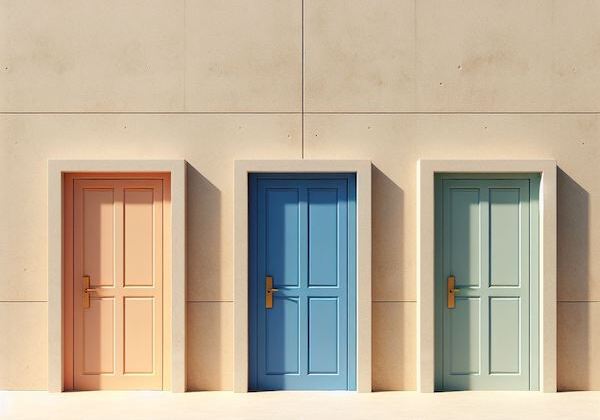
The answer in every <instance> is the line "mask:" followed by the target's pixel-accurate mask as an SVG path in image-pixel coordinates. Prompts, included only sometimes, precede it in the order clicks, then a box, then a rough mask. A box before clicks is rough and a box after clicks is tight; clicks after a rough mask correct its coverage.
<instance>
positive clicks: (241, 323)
mask: <svg viewBox="0 0 600 420" xmlns="http://www.w3.org/2000/svg"><path fill="white" fill-rule="evenodd" d="M260 172H263V173H286V172H287V173H319V172H321V173H323V172H340V173H341V172H345V173H355V174H356V201H357V202H356V211H357V214H356V220H357V230H356V233H357V234H356V237H357V244H356V254H357V261H356V262H357V267H356V268H357V270H356V274H357V279H356V287H357V294H356V296H357V308H356V309H357V311H356V314H357V323H356V326H357V331H356V332H357V334H356V336H357V369H356V376H357V377H356V383H357V387H356V389H357V391H358V392H370V391H371V162H370V161H364V160H357V161H355V160H247V161H236V162H235V184H234V190H235V191H234V197H235V198H234V208H235V215H234V243H235V249H234V305H233V306H234V340H233V341H234V349H233V351H234V363H233V372H234V373H233V376H234V377H233V390H234V392H247V391H248V174H250V173H260Z"/></svg>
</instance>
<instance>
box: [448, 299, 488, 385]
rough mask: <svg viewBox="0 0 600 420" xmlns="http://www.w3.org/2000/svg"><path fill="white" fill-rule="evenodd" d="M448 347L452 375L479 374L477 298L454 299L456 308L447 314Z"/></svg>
mask: <svg viewBox="0 0 600 420" xmlns="http://www.w3.org/2000/svg"><path fill="white" fill-rule="evenodd" d="M449 318H450V319H449V328H448V331H449V334H450V343H449V344H450V347H449V349H448V354H449V362H450V369H449V370H450V373H451V374H452V375H466V374H475V375H478V374H479V362H480V360H481V348H480V344H481V336H480V331H481V326H480V324H479V320H480V319H481V302H480V299H479V298H476V297H469V298H463V297H458V298H456V308H455V309H453V310H452V311H451V312H450V314H449Z"/></svg>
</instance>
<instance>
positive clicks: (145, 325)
mask: <svg viewBox="0 0 600 420" xmlns="http://www.w3.org/2000/svg"><path fill="white" fill-rule="evenodd" d="M154 311H155V309H154V298H152V297H147V298H140V297H126V298H125V299H124V310H123V315H124V318H125V326H124V340H125V362H124V369H123V371H124V373H153V372H154V331H155V330H156V325H154V319H155V313H154Z"/></svg>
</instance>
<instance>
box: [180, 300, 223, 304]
mask: <svg viewBox="0 0 600 420" xmlns="http://www.w3.org/2000/svg"><path fill="white" fill-rule="evenodd" d="M186 302H187V303H233V300H186Z"/></svg>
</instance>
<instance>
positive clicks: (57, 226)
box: [48, 160, 186, 392]
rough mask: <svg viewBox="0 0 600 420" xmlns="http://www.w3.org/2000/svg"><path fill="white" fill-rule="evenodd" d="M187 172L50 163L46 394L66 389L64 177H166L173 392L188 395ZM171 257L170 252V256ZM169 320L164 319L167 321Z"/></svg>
mask: <svg viewBox="0 0 600 420" xmlns="http://www.w3.org/2000/svg"><path fill="white" fill-rule="evenodd" d="M185 168H186V163H185V161H184V160H49V161H48V391H51V392H61V391H62V390H63V389H64V371H65V369H64V360H63V354H64V348H63V347H64V346H63V343H64V336H63V261H64V250H63V185H64V184H63V175H64V174H65V173H75V172H76V173H82V172H89V173H92V172H93V173H102V172H111V173H115V172H118V173H128V172H163V173H164V172H167V173H170V175H171V234H172V242H171V249H170V253H171V273H170V274H171V280H172V284H171V286H172V290H171V302H170V306H171V313H170V316H171V336H170V337H165V340H166V341H168V342H169V343H170V347H171V362H170V369H167V370H170V372H171V377H170V378H169V379H170V381H169V379H167V382H170V384H171V386H170V389H171V390H172V391H173V392H183V391H185V386H186V379H185V373H186V371H185V331H186V321H185V190H186V185H185ZM166 252H169V250H166ZM167 315H168V314H165V316H167Z"/></svg>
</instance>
